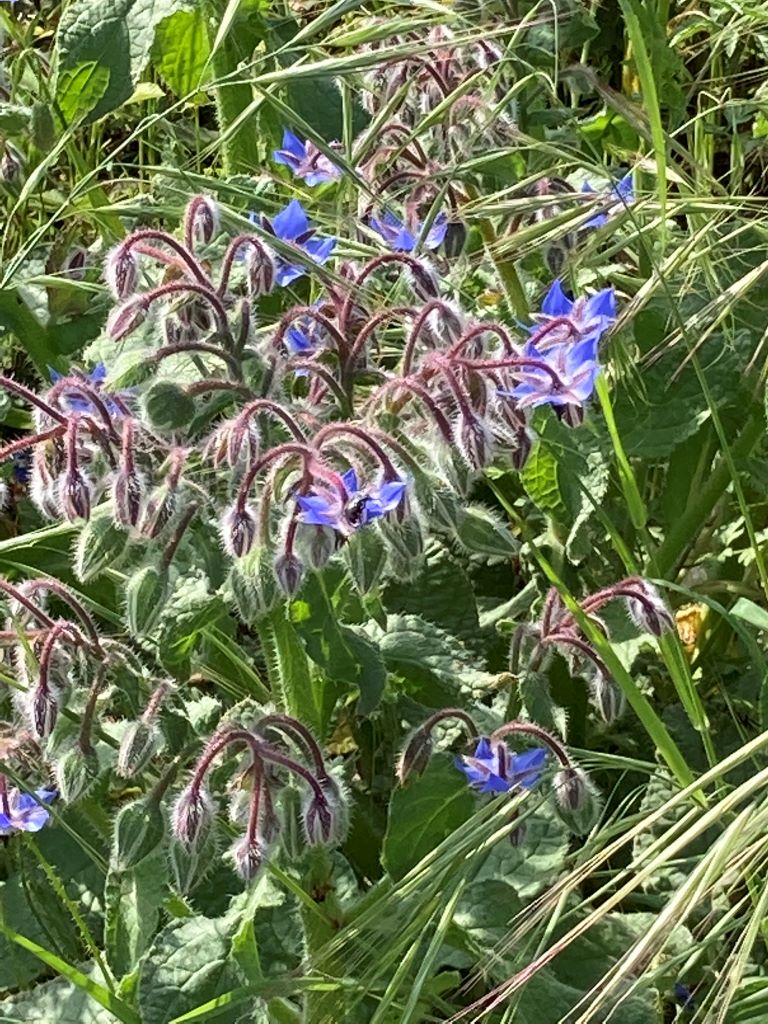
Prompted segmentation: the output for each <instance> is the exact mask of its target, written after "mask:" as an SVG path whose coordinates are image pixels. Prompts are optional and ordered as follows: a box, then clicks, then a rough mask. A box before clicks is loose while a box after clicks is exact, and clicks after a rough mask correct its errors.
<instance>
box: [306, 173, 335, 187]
mask: <svg viewBox="0 0 768 1024" xmlns="http://www.w3.org/2000/svg"><path fill="white" fill-rule="evenodd" d="M338 177H339V175H338V174H334V173H333V171H318V170H315V171H308V172H307V173H306V174H305V175H304V181H306V183H307V184H308V185H309V187H310V188H313V187H314V186H315V185H322V184H323V183H324V182H326V181H335V180H336V179H337V178H338Z"/></svg>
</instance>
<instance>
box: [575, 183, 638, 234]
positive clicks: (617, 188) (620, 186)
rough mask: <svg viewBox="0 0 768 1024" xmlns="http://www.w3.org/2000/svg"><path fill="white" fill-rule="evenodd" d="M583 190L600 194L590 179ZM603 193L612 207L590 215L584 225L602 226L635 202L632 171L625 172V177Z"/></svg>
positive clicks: (591, 226) (588, 226) (586, 226)
mask: <svg viewBox="0 0 768 1024" xmlns="http://www.w3.org/2000/svg"><path fill="white" fill-rule="evenodd" d="M581 191H582V192H591V193H593V194H594V195H598V193H597V192H596V190H595V189H593V188H592V186H591V185H590V183H589V182H588V181H585V182H584V184H583V185H582V186H581ZM602 195H603V197H604V198H605V199H607V200H609V201H610V202H611V208H610V209H608V210H606V211H605V212H604V213H596V214H595V216H594V217H590V218H589V220H588V221H585V222H584V224H583V225H582V227H584V228H601V227H602V226H603V224H607V223H608V218H609V217H610V216H611V215H612V214H613V213H616V212H619V211H620V210H622V209H626V207H628V206H631V205H632V203H634V201H635V189H634V186H633V184H632V171H630V172H629V173H628V174H625V175H624V177H623V178H621V179H620V180H619V181H617V182H616V184H615V185H614V186H613V187H612V188H610V189H609V190H608V191H607V192H605V193H603V194H602Z"/></svg>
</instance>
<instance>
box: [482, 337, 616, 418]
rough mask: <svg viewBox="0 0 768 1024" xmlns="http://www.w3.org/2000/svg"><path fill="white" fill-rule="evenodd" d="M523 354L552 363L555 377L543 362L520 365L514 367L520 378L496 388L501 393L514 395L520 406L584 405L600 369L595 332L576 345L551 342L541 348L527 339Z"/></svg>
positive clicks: (592, 389)
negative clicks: (515, 384) (514, 384)
mask: <svg viewBox="0 0 768 1024" xmlns="http://www.w3.org/2000/svg"><path fill="white" fill-rule="evenodd" d="M522 358H523V359H532V360H536V361H538V362H540V363H543V364H545V365H546V366H549V367H551V368H552V370H553V371H554V373H555V374H557V379H555V377H553V376H552V375H551V374H549V373H547V371H546V370H545V369H544V368H543V366H542V367H538V366H523V367H521V368H520V369H519V370H518V371H517V373H518V374H519V376H520V377H521V378H522V379H521V381H520V383H519V384H518V385H517V386H516V387H514V388H512V390H511V391H510V390H505V389H503V388H500V389H499V394H500V395H502V396H503V397H505V398H514V399H516V400H517V404H518V407H519V408H521V409H525V408H529V407H530V408H533V407H535V406H537V405H583V404H584V403H585V402H586V401H587V399H588V398H590V396H591V395H592V392H593V391H594V390H595V381H596V380H597V377H598V374H599V373H600V363H599V362H598V360H597V338H596V337H595V336H592V337H589V338H587V339H586V340H584V341H580V342H577V343H576V344H575V345H571V344H560V345H553V346H552V347H551V348H548V349H545V350H543V351H542V350H540V349H537V348H536V346H535V345H534V344H533V343H532V342H530V341H529V342H528V343H527V344H526V345H525V346H524V348H523V351H522Z"/></svg>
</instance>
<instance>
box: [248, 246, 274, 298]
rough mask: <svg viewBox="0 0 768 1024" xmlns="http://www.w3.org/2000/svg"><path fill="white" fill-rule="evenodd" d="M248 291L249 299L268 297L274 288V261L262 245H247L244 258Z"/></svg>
mask: <svg viewBox="0 0 768 1024" xmlns="http://www.w3.org/2000/svg"><path fill="white" fill-rule="evenodd" d="M245 270H246V274H247V279H248V291H249V292H250V294H251V297H252V298H254V299H258V297H259V296H260V295H269V293H270V292H271V291H272V289H273V288H274V286H275V259H274V256H273V255H272V253H271V251H270V250H269V249H268V248H267V246H266V245H264V244H261V243H260V244H259V245H258V246H256V245H249V246H248V252H247V253H246V256H245Z"/></svg>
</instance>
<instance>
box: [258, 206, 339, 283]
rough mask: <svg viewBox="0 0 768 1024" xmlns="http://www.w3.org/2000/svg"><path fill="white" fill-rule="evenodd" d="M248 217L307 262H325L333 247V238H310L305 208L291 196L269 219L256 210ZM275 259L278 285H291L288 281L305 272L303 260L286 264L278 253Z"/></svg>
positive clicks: (310, 232) (311, 229) (294, 279)
mask: <svg viewBox="0 0 768 1024" xmlns="http://www.w3.org/2000/svg"><path fill="white" fill-rule="evenodd" d="M248 216H249V219H250V221H251V223H253V224H258V223H261V225H262V227H263V228H264V229H265V230H266V231H268V232H269V233H270V234H272V235H274V236H275V237H276V238H279V239H281V240H282V241H283V242H288V243H289V244H290V245H292V246H293V247H294V248H296V250H297V251H298V252H300V253H301V254H302V255H304V256H306V257H308V259H309V260H310V261H311V262H314V263H319V264H323V263H326V262H327V260H328V258H329V256H330V255H331V253H332V252H333V250H334V249H335V248H336V239H335V238H330V237H321V238H315V237H314V235H315V232H316V230H317V229H316V228H314V227H312V226H311V225H310V222H309V218H308V217H307V214H306V211H305V210H304V207H303V206H302V205H301V203H300V202H299V201H298V199H292V200H291V201H290V203H288V205H287V206H286V207H285V208H284V209H283V210H281V211H280V213H278V214H277V215H276V216H275V217H273V218H272V220H269V219H268V218H267V217H264V216H259V214H257V213H250V214H249V215H248ZM276 259H277V273H276V275H275V280H276V282H277V283H278V284H279V285H281V286H284V285H287V284H291V282H292V281H296V280H298V278H300V277H303V276H304V275H305V274H306V273H307V266H306V264H305V263H289V262H288V261H287V260H286V259H285V258H284V257H283V256H281V255H280V254H279V253H278V254H277V257H276Z"/></svg>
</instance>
